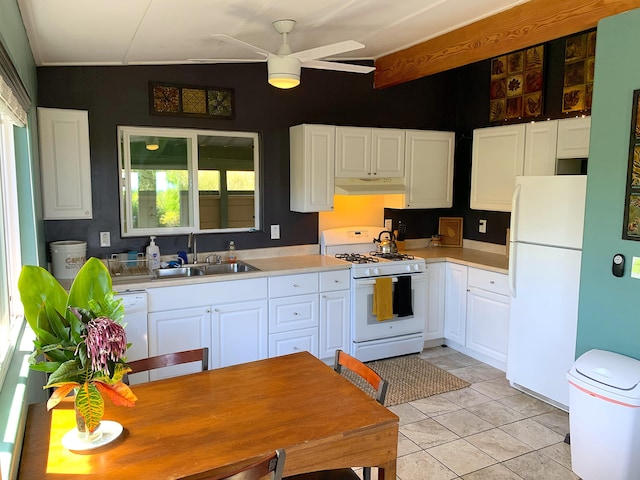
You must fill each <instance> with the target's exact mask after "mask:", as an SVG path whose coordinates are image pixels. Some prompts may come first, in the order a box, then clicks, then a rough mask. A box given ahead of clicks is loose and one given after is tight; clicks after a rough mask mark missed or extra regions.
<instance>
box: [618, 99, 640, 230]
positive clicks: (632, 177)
mask: <svg viewBox="0 0 640 480" xmlns="http://www.w3.org/2000/svg"><path fill="white" fill-rule="evenodd" d="M631 111H632V114H631V135H630V137H631V140H630V142H629V166H628V167H627V189H626V199H625V207H624V226H623V229H622V238H624V239H626V240H640V118H638V117H640V90H636V91H634V92H633V105H632V109H631Z"/></svg>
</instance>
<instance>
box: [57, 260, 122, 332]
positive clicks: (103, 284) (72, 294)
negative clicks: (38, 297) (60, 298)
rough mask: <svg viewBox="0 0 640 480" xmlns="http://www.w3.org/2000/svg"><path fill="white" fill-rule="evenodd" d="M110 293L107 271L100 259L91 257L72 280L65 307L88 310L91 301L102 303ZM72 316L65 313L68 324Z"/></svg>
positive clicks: (69, 313) (109, 276) (110, 286)
mask: <svg viewBox="0 0 640 480" xmlns="http://www.w3.org/2000/svg"><path fill="white" fill-rule="evenodd" d="M112 291H113V290H112V284H111V275H109V270H107V267H105V265H104V263H102V261H100V259H98V258H95V257H91V258H89V260H87V261H86V263H85V264H84V265H83V266H82V268H81V269H80V271H79V272H78V274H77V275H76V278H75V279H74V280H73V284H72V285H71V290H70V291H69V298H68V300H67V306H69V307H76V308H85V309H88V308H89V302H90V300H91V299H93V300H94V301H96V302H102V301H103V300H104V298H105V296H106V295H108V294H110V293H111V292H112ZM72 316H74V315H73V313H71V312H67V313H66V318H67V319H69V321H70V322H71V321H72V319H71V317H72Z"/></svg>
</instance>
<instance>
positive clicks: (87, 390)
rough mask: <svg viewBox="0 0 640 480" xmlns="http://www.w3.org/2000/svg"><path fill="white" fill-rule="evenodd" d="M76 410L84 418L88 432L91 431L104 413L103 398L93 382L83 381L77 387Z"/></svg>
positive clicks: (96, 426) (98, 423)
mask: <svg viewBox="0 0 640 480" xmlns="http://www.w3.org/2000/svg"><path fill="white" fill-rule="evenodd" d="M76 410H77V411H78V413H79V414H80V415H82V418H84V421H85V424H86V425H87V430H89V433H93V431H94V430H95V429H96V428H98V425H100V420H102V416H103V415H104V400H103V399H102V395H100V392H99V391H98V389H97V388H96V386H95V385H94V384H93V383H84V384H82V385H81V386H80V388H79V389H78V393H77V394H76Z"/></svg>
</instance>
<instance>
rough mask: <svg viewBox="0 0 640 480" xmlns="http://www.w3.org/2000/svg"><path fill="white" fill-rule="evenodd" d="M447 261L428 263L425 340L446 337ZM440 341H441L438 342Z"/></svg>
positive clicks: (427, 344) (427, 341)
mask: <svg viewBox="0 0 640 480" xmlns="http://www.w3.org/2000/svg"><path fill="white" fill-rule="evenodd" d="M445 265H446V264H445V262H438V263H427V265H426V272H427V281H426V285H427V292H426V294H427V318H426V323H425V327H424V340H425V345H426V346H427V347H429V346H434V345H430V344H429V342H432V341H435V340H442V339H443V338H444V311H445V310H444V301H445V269H446V266H445ZM438 343H440V342H438Z"/></svg>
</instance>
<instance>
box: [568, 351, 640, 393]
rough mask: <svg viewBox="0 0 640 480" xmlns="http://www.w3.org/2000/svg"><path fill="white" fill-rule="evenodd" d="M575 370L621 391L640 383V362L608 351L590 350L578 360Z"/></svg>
mask: <svg viewBox="0 0 640 480" xmlns="http://www.w3.org/2000/svg"><path fill="white" fill-rule="evenodd" d="M574 368H575V370H576V371H577V372H578V373H580V374H581V375H584V376H585V377H587V378H590V379H592V380H595V381H596V382H599V383H603V384H605V385H609V386H610V387H613V388H617V389H620V390H632V389H633V388H635V387H636V386H637V385H638V384H639V383H640V360H636V359H635V358H631V357H627V356H625V355H620V354H619V353H614V352H608V351H606V350H597V349H594V350H589V351H588V352H586V353H584V354H583V355H581V356H580V358H578V359H577V360H576V363H575V364H574Z"/></svg>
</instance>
